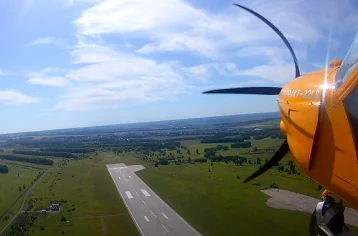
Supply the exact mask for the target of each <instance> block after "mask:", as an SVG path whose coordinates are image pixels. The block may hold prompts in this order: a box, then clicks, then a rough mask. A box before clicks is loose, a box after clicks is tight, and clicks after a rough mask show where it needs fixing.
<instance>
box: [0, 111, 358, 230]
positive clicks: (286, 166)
mask: <svg viewBox="0 0 358 236" xmlns="http://www.w3.org/2000/svg"><path fill="white" fill-rule="evenodd" d="M282 142H283V139H282V136H281V132H280V130H279V119H278V114H277V113H268V114H249V115H239V116H224V117H211V118H202V119H189V120H178V121H165V122H153V123H142V124H129V125H114V126H105V127H89V128H81V129H75V130H72V129H68V130H53V131H43V132H32V133H23V134H10V135H2V136H0V149H1V150H2V152H1V153H0V165H3V166H7V167H8V169H9V171H8V173H2V174H0V186H1V189H0V190H1V192H2V193H3V194H1V196H0V215H2V219H1V220H0V231H1V230H3V229H4V227H5V226H7V225H10V226H9V227H7V228H6V230H4V232H3V233H2V234H1V236H12V235H31V236H46V235H79V232H80V233H81V235H91V236H92V235H93V236H95V235H96V236H97V235H101V236H109V235H126V236H132V235H133V236H135V235H145V236H147V235H159V236H160V235H205V236H221V235H275V236H279V235H282V236H286V235H292V236H294V235H297V236H300V235H306V234H307V227H308V222H309V219H310V213H311V211H313V209H309V208H310V207H308V208H307V210H300V209H288V208H287V207H286V206H285V201H286V202H292V201H294V200H293V199H295V198H292V196H290V195H287V194H286V195H282V196H281V197H280V196H278V195H277V196H276V197H275V196H273V197H274V198H271V196H268V195H266V194H265V193H264V192H262V191H268V190H269V189H272V188H274V189H275V190H272V191H276V192H280V191H282V190H285V191H290V192H292V193H295V194H302V195H304V196H307V197H311V198H313V199H314V201H318V200H319V197H320V195H321V192H320V191H318V190H317V184H316V183H314V182H312V181H310V180H309V179H308V178H307V177H306V176H304V175H303V174H302V173H300V171H299V170H298V168H296V167H295V166H294V165H293V162H292V158H291V156H290V155H287V156H286V157H285V158H284V159H283V160H282V161H281V162H280V165H279V166H277V167H273V168H272V169H270V170H269V171H268V172H267V173H265V175H263V176H260V177H259V178H257V179H255V181H253V182H252V183H248V184H244V183H243V180H244V179H245V178H246V177H247V176H249V175H250V174H252V173H253V172H254V171H256V170H257V169H258V168H259V167H260V166H262V165H263V164H264V163H265V161H266V160H267V159H269V158H270V157H271V156H272V154H273V153H274V152H275V151H276V149H277V148H278V147H279V146H280V145H281V143H282ZM119 163H121V164H119ZM41 173H47V174H46V175H42V176H43V178H41V179H40V180H39V181H38V182H36V179H37V178H38V176H39V174H41ZM129 176H130V177H129ZM34 183H37V184H36V185H33V184H34ZM31 186H34V187H33V188H31ZM27 193H28V194H27ZM302 199H305V198H302ZM295 201H297V200H295ZM304 201H305V200H303V202H297V205H299V206H302V204H304ZM273 202H274V203H275V205H272V204H271V203H273ZM22 203H24V204H22ZM52 203H60V204H61V209H60V212H58V213H56V214H41V210H42V209H46V208H48V207H49V206H50V205H51V204H52ZM291 207H292V206H291ZM297 210H298V211H297ZM18 212H19V214H17V213H18ZM346 213H350V211H347V212H346ZM353 216H354V215H353ZM347 223H349V224H350V223H351V222H350V221H349V222H347ZM353 223H354V222H353ZM351 225H355V224H351ZM258 226H259V227H258ZM350 228H351V229H352V231H353V233H355V234H357V233H358V230H357V228H356V227H354V226H351V227H350Z"/></svg>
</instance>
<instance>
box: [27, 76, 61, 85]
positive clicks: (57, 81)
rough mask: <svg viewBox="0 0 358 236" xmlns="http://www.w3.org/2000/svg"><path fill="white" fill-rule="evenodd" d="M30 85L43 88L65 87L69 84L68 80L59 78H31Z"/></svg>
mask: <svg viewBox="0 0 358 236" xmlns="http://www.w3.org/2000/svg"><path fill="white" fill-rule="evenodd" d="M29 83H31V84H36V85H43V86H65V85H66V84H67V80H66V79H65V78H63V77H59V76H55V77H47V78H41V77H31V78H29Z"/></svg>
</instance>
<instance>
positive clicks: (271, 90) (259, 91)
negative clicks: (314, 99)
mask: <svg viewBox="0 0 358 236" xmlns="http://www.w3.org/2000/svg"><path fill="white" fill-rule="evenodd" d="M234 5H235V6H237V7H240V8H242V9H244V10H246V11H248V12H250V13H252V14H253V15H255V16H256V17H258V18H259V19H261V20H262V21H263V22H265V23H266V24H267V25H268V26H269V27H270V28H271V29H273V30H274V31H275V32H276V33H277V34H278V35H279V36H280V38H281V39H282V41H283V42H284V43H285V45H286V47H287V48H288V50H289V51H290V53H291V56H292V58H293V61H294V63H295V70H296V77H295V78H297V77H299V76H300V75H301V74H300V70H299V67H298V62H297V57H296V55H295V52H294V51H293V49H292V47H291V45H290V43H289V42H288V40H287V38H286V37H285V36H284V35H283V34H282V33H281V31H280V30H279V29H278V28H277V27H276V26H274V25H273V24H272V23H271V22H270V21H268V20H267V19H266V18H264V17H263V16H261V15H260V14H258V13H257V12H254V11H253V10H251V9H249V8H247V7H244V6H242V5H239V4H236V3H234ZM281 89H282V88H280V87H241V88H228V89H216V90H210V91H206V92H204V94H255V95H278V94H279V93H280V92H281ZM289 151H290V148H289V145H288V142H287V139H285V141H284V142H283V143H282V145H281V147H280V148H279V149H278V150H277V151H276V153H275V154H274V155H273V157H272V158H271V159H270V160H269V161H268V162H267V163H266V164H265V165H263V166H262V167H261V168H260V169H258V170H257V171H256V172H254V173H253V174H252V175H251V176H249V177H248V178H247V179H245V181H244V183H246V182H248V181H250V180H252V179H254V178H256V177H258V176H260V175H261V174H263V173H264V172H266V171H267V170H269V169H270V168H271V167H273V166H275V165H277V164H278V162H279V161H280V160H282V158H283V157H284V156H285V155H286V154H287V153H288V152H289Z"/></svg>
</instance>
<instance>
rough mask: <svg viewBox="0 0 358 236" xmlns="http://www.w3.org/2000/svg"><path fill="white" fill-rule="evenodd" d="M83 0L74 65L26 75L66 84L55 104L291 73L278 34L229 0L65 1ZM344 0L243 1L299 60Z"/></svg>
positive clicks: (131, 98)
mask: <svg viewBox="0 0 358 236" xmlns="http://www.w3.org/2000/svg"><path fill="white" fill-rule="evenodd" d="M81 2H85V3H87V4H86V7H87V8H86V9H84V10H83V11H82V13H81V15H80V16H79V17H78V18H77V19H75V20H74V21H73V25H74V27H75V31H76V37H77V44H76V45H75V47H73V48H74V49H73V50H72V52H71V57H72V61H71V62H72V65H73V67H72V68H69V69H68V70H67V71H65V72H61V73H53V74H51V75H48V74H47V73H41V74H40V75H41V76H40V75H36V76H34V75H32V76H30V77H29V82H30V83H32V84H37V85H47V86H62V87H63V89H64V90H63V93H62V94H61V95H60V96H59V100H58V102H57V104H56V105H55V107H56V108H58V109H66V110H95V109H112V108H115V107H118V106H121V105H123V104H135V103H142V102H149V101H157V100H160V99H166V98H168V97H172V96H176V95H177V94H181V93H184V92H187V91H190V90H192V89H194V90H195V89H198V88H204V87H215V86H216V87H217V86H218V85H220V84H221V81H222V80H220V78H223V77H228V79H229V84H232V85H235V84H236V85H245V84H246V85H247V84H251V85H254V84H275V85H282V84H284V83H285V82H287V81H289V80H291V79H292V78H293V77H294V66H293V63H292V58H291V56H290V54H289V52H288V50H287V48H285V47H284V46H283V44H282V42H281V41H280V39H279V38H278V36H277V35H276V34H275V33H274V32H272V30H271V29H269V28H268V27H267V26H266V25H265V24H263V23H262V22H260V21H259V20H258V19H256V18H255V17H254V16H252V15H251V14H249V13H247V12H245V11H243V10H240V9H239V8H237V7H233V6H232V5H228V7H227V8H224V9H222V10H221V11H218V12H214V11H209V10H204V9H200V8H198V7H196V6H195V4H190V3H188V2H187V1H181V0H154V1H150V2H149V1H147V0H136V1H129V0H122V1H117V0H103V1H96V0H93V1H92V0H87V1H86V0H70V1H68V2H67V4H68V5H73V4H77V3H81ZM90 2H91V4H90V5H92V6H90V7H88V5H89V3H90ZM327 2H329V3H327ZM343 2H344V4H343V5H344V6H345V7H344V8H345V10H343V11H341V10H337V4H338V3H337V2H334V1H325V0H318V1H315V2H314V3H310V2H306V3H304V2H302V1H280V0H273V1H270V3H263V2H262V1H251V0H244V1H243V2H241V3H242V4H243V5H246V6H248V7H250V8H252V9H255V10H256V11H258V12H260V13H262V14H263V15H264V16H265V17H267V18H268V19H270V20H271V21H273V23H274V24H276V25H277V26H278V28H280V29H281V31H282V32H283V33H284V34H285V35H286V36H287V37H288V38H289V40H290V41H291V43H292V45H293V47H294V49H295V51H296V53H297V57H298V58H299V60H303V61H305V60H306V59H307V57H308V55H307V54H308V52H307V48H310V47H314V46H315V45H316V44H317V43H319V42H322V40H325V37H326V36H325V35H326V34H327V30H329V29H330V28H332V27H334V24H337V22H338V21H335V20H332V19H337V17H340V16H342V14H343V13H347V12H350V11H349V7H348V6H349V4H348V3H347V1H346V0H343ZM339 4H341V3H339ZM322 5H325V6H326V7H325V8H322ZM316 12H320V15H317V14H316ZM349 14H353V13H352V12H350V13H349ZM353 18H354V17H353V16H351V17H349V19H353ZM324 19H330V20H329V21H327V20H324ZM350 21H351V20H350ZM342 32H344V30H342ZM111 37H113V38H115V39H116V40H117V39H123V40H122V41H123V42H120V43H118V44H117V45H114V44H113V40H111V41H109V40H108V39H109V38H111ZM113 38H111V39H113ZM106 39H107V40H108V41H106ZM124 39H125V40H124ZM130 39H133V42H132V41H131V40H130ZM57 40H58V39H56V38H53V37H45V38H40V39H37V40H35V41H34V42H33V44H34V45H44V44H54V45H59V41H57ZM128 41H130V42H131V44H130V47H126V48H125V49H126V50H123V48H121V47H120V46H119V44H123V45H128ZM278 45H279V46H278ZM158 55H159V57H158ZM158 58H161V59H160V60H159V59H158ZM169 58H170V59H169ZM173 58H175V61H173V60H172V59H173ZM188 58H190V59H189V60H187V59H188ZM193 58H195V59H193ZM188 61H189V62H188ZM246 61H250V64H247V63H246ZM44 74H45V75H46V76H44Z"/></svg>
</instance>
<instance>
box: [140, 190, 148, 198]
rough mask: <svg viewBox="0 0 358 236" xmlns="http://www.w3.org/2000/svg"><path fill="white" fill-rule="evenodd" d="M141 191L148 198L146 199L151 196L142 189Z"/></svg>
mask: <svg viewBox="0 0 358 236" xmlns="http://www.w3.org/2000/svg"><path fill="white" fill-rule="evenodd" d="M140 191H142V193H143V194H144V196H146V197H149V196H150V194H149V193H148V192H147V190H145V189H141V190H140Z"/></svg>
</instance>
